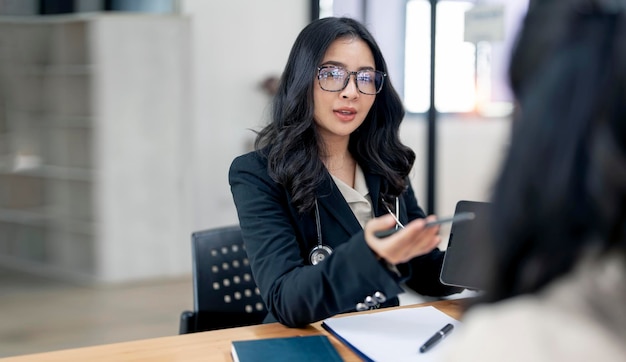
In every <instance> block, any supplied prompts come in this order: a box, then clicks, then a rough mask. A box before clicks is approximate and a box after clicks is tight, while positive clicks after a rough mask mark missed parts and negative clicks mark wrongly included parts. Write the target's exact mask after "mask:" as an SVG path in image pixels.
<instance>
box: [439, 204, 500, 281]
mask: <svg viewBox="0 0 626 362" xmlns="http://www.w3.org/2000/svg"><path fill="white" fill-rule="evenodd" d="M490 205H491V204H490V203H488V202H480V201H468V200H461V201H459V202H457V204H456V208H455V210H454V214H455V215H457V214H459V213H463V212H472V213H474V219H473V220H469V221H464V222H459V223H455V222H453V223H452V226H451V227H450V237H449V239H448V247H447V248H446V253H445V256H444V259H443V266H442V268H441V274H440V276H439V279H440V281H441V283H442V284H445V285H451V286H455V287H462V288H465V289H470V290H476V291H484V290H485V288H486V285H487V275H488V270H487V267H488V266H487V263H485V262H484V248H482V247H481V244H482V243H484V242H485V240H486V239H485V238H487V235H488V229H487V228H488V218H489V215H490ZM481 253H482V254H481Z"/></svg>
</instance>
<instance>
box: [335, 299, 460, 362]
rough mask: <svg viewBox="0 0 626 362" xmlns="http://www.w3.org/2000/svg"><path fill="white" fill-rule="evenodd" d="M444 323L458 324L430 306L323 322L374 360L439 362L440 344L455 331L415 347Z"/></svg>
mask: <svg viewBox="0 0 626 362" xmlns="http://www.w3.org/2000/svg"><path fill="white" fill-rule="evenodd" d="M448 323H451V324H452V325H454V327H455V330H456V329H457V328H458V327H459V326H460V324H461V323H460V322H459V321H457V320H456V319H454V318H452V317H450V316H448V315H447V314H445V313H443V312H441V311H440V310H438V309H436V308H435V307H432V306H428V307H420V308H401V309H392V310H388V311H381V312H378V313H370V314H358V315H353V316H347V317H333V318H329V319H326V320H325V321H324V324H325V325H326V326H327V327H329V328H330V329H331V330H332V331H333V333H336V334H337V335H339V336H340V337H341V338H343V339H344V340H346V341H347V342H348V343H350V344H351V345H352V346H353V347H354V348H356V349H358V350H359V351H360V352H361V353H363V354H364V355H366V356H367V357H369V358H370V359H372V360H374V361H377V362H384V361H394V362H398V361H439V360H440V359H441V357H442V356H441V352H442V351H443V350H445V349H446V348H443V347H444V346H443V345H444V344H449V343H451V342H453V339H454V334H455V330H452V332H450V334H449V335H448V336H446V337H445V338H444V339H443V340H442V341H440V342H439V343H438V344H437V345H435V346H434V347H433V348H431V349H430V350H429V351H427V352H425V353H420V351H419V348H420V346H421V345H422V344H424V342H426V341H427V340H428V339H429V338H430V337H432V336H433V335H434V334H435V333H437V331H439V330H440V329H441V328H443V326H445V325H446V324H448Z"/></svg>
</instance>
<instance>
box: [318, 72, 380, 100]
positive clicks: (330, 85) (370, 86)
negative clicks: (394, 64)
mask: <svg viewBox="0 0 626 362" xmlns="http://www.w3.org/2000/svg"><path fill="white" fill-rule="evenodd" d="M353 74H354V76H355V78H356V86H357V88H358V90H359V91H360V92H361V93H364V94H376V93H378V92H380V90H381V89H382V87H383V79H384V77H385V76H384V73H382V72H379V71H376V70H371V69H365V70H360V71H358V72H350V71H348V70H346V69H343V68H337V67H321V68H320V69H319V75H318V79H319V82H320V86H321V87H322V89H323V90H326V91H329V92H339V91H341V90H343V89H344V88H345V87H346V86H347V85H348V82H349V81H350V78H351V76H352V75H353Z"/></svg>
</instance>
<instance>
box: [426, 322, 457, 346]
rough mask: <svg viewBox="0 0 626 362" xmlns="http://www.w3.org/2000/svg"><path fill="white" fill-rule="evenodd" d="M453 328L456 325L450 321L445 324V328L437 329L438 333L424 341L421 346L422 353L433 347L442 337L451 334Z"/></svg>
mask: <svg viewBox="0 0 626 362" xmlns="http://www.w3.org/2000/svg"><path fill="white" fill-rule="evenodd" d="M453 328H454V326H453V325H452V324H450V323H448V324H446V325H445V326H443V328H441V329H440V330H439V331H437V333H435V334H434V335H433V336H432V337H430V338H429V339H428V340H427V341H426V343H424V344H423V345H422V346H421V347H420V353H424V352H427V351H428V350H429V349H431V348H433V347H434V346H435V345H436V344H437V343H439V342H440V341H441V340H442V339H444V338H446V336H447V335H448V334H450V332H452V329H453Z"/></svg>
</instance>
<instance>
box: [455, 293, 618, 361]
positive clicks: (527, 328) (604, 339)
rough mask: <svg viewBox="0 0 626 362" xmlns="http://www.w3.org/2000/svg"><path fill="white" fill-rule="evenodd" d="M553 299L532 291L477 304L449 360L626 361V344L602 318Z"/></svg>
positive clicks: (464, 324) (457, 339) (456, 337)
mask: <svg viewBox="0 0 626 362" xmlns="http://www.w3.org/2000/svg"><path fill="white" fill-rule="evenodd" d="M551 302H552V301H551V300H549V299H542V298H540V297H530V296H527V297H518V298H514V299H511V300H508V301H504V302H500V303H496V304H491V305H483V306H477V307H475V308H473V309H471V310H470V311H468V312H467V314H466V315H465V316H464V317H463V320H462V322H463V323H462V324H461V326H460V327H459V329H458V333H456V335H455V336H454V338H451V340H450V343H448V344H447V345H446V348H447V350H446V351H445V352H446V353H445V356H446V358H444V359H443V361H445V362H457V361H481V362H491V361H494V362H495V361H509V362H516V361H520V362H521V361H536V362H542V361H545V362H552V361H570V362H571V361H575V362H576V361H581V362H583V361H593V360H601V361H603V362H604V361H626V346H624V345H623V343H622V341H620V340H619V338H616V336H614V335H612V334H611V333H610V332H609V331H608V330H607V329H606V328H604V327H603V326H602V325H601V324H600V323H598V321H597V320H596V319H594V318H593V317H591V316H589V315H586V314H584V313H582V314H581V313H579V311H577V310H575V309H569V308H567V307H565V308H564V307H563V306H561V305H558V304H556V303H551Z"/></svg>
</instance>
